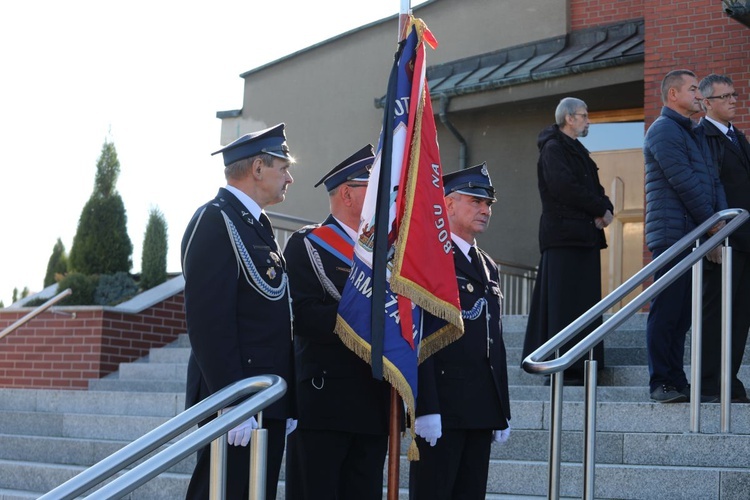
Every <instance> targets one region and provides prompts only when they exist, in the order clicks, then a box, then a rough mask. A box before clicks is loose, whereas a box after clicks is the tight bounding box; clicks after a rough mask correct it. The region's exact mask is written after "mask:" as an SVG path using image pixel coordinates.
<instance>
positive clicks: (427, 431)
mask: <svg viewBox="0 0 750 500" xmlns="http://www.w3.org/2000/svg"><path fill="white" fill-rule="evenodd" d="M442 428H443V424H442V422H441V420H440V414H439V413H433V414H431V415H422V416H421V417H417V419H416V420H415V421H414V432H415V433H416V434H417V436H419V437H421V438H423V439H424V440H425V441H427V442H428V443H430V446H435V443H437V440H438V439H439V438H440V436H442V435H443V431H442Z"/></svg>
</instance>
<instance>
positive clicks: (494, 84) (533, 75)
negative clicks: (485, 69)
mask: <svg viewBox="0 0 750 500" xmlns="http://www.w3.org/2000/svg"><path fill="white" fill-rule="evenodd" d="M643 22H644V20H643V18H635V19H630V20H628V21H619V22H616V23H612V24H607V25H601V26H595V27H591V28H584V29H581V30H575V31H571V32H569V33H566V34H564V35H559V36H556V37H552V38H546V39H543V40H537V41H534V42H529V43H525V44H520V45H513V46H511V47H505V48H503V49H498V50H495V51H492V52H487V53H484V54H475V55H472V56H468V57H465V58H462V59H456V60H453V61H448V62H445V63H441V64H436V65H434V66H429V67H428V68H427V78H428V80H429V78H430V73H431V72H433V71H434V70H435V69H436V68H441V67H445V66H454V65H457V64H460V63H462V62H464V61H471V60H473V59H477V58H479V57H486V56H488V55H492V54H498V53H501V52H508V51H511V50H518V49H522V48H524V47H532V46H538V45H540V44H546V43H549V42H554V41H557V40H565V41H566V44H565V45H567V44H568V43H567V42H568V41H569V39H570V37H571V36H573V35H579V34H585V33H588V32H598V31H602V30H609V29H613V28H617V27H618V26H628V25H633V26H638V25H642V24H643ZM643 60H644V54H643V53H640V54H633V55H625V56H619V57H614V58H610V59H605V60H602V61H592V62H587V63H582V64H571V65H569V66H565V67H562V68H555V69H551V70H547V71H539V72H534V71H533V70H532V71H531V72H530V73H529V74H524V75H519V76H517V77H511V78H503V79H499V80H489V81H487V82H484V83H479V84H475V85H465V86H456V87H452V88H450V89H446V90H441V91H432V92H431V95H430V97H431V98H432V99H439V98H443V97H454V96H459V95H467V94H472V93H476V92H483V91H487V90H497V89H500V88H506V87H511V86H513V85H521V84H524V83H531V82H538V81H544V80H549V79H551V78H560V77H564V76H569V75H574V74H580V73H586V72H590V71H596V70H600V69H606V68H613V67H618V66H624V65H627V64H637V63H639V62H643ZM374 101H375V107H376V108H382V107H383V106H384V105H385V96H382V97H380V98H375V100H374Z"/></svg>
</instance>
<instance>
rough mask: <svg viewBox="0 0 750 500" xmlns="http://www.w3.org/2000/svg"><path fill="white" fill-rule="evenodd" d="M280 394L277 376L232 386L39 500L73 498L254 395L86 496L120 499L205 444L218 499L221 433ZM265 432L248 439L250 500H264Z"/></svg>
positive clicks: (223, 447) (222, 479)
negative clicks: (240, 399) (207, 445)
mask: <svg viewBox="0 0 750 500" xmlns="http://www.w3.org/2000/svg"><path fill="white" fill-rule="evenodd" d="M285 392H286V382H285V381H284V379H282V378H281V377H279V376H278V375H260V376H257V377H250V378H246V379H244V380H240V381H238V382H235V383H234V384H231V385H229V386H227V387H225V388H224V389H222V390H220V391H219V392H217V393H215V394H213V395H211V396H210V397H208V398H206V399H204V400H203V401H201V402H200V403H198V404H196V405H194V406H192V407H190V408H188V409H187V410H185V411H184V412H182V413H180V414H179V415H177V416H175V417H173V418H172V419H170V420H169V421H167V422H165V423H164V424H162V425H160V426H159V427H157V428H156V429H154V430H152V431H150V432H148V433H147V434H145V435H144V436H142V437H140V438H138V439H136V440H135V441H133V442H132V443H130V444H129V445H127V446H125V447H124V448H122V449H121V450H119V451H117V452H115V453H113V454H112V455H110V456H109V457H107V458H105V459H104V460H102V461H100V462H99V463H96V464H94V465H93V466H91V467H89V468H88V469H86V470H85V471H83V472H81V473H80V474H78V475H77V476H75V477H74V478H72V479H70V480H68V481H67V482H65V483H63V484H61V485H60V486H58V487H57V488H55V489H53V490H52V491H50V492H49V493H47V494H45V495H43V496H41V497H40V500H72V499H74V498H76V497H78V496H79V495H81V494H83V493H85V492H86V491H88V490H90V489H91V488H93V487H95V486H97V485H99V484H101V483H102V482H104V481H106V480H108V479H109V478H111V477H112V476H114V475H115V474H117V473H118V472H120V471H122V470H123V469H125V468H126V467H127V466H129V465H130V464H132V463H133V462H135V461H137V460H139V459H141V458H143V457H144V456H146V455H148V454H149V453H151V452H153V451H154V450H156V449H157V448H159V447H161V446H162V445H165V444H166V443H168V442H169V441H170V440H172V439H174V438H176V437H177V436H179V435H180V434H183V433H184V432H186V431H188V430H189V429H190V428H192V427H193V426H195V425H196V424H197V423H198V422H201V421H203V420H205V419H207V418H208V417H210V416H212V415H216V414H217V413H218V412H219V410H222V409H223V408H225V407H227V406H229V405H231V404H232V402H234V401H236V400H237V399H239V398H242V397H244V396H247V395H249V394H254V393H258V394H255V395H253V396H251V397H250V398H248V399H247V400H245V401H243V402H242V403H240V404H239V405H237V406H235V407H234V408H233V409H232V410H231V411H228V412H225V413H223V414H222V415H220V416H218V417H217V418H215V419H213V420H211V421H210V422H209V423H207V424H206V425H203V426H202V427H200V428H198V429H197V430H195V431H193V432H191V433H190V434H188V435H186V436H184V437H183V438H181V439H180V440H178V441H176V442H174V443H172V444H170V445H169V446H168V447H167V448H165V449H164V450H162V451H160V452H158V453H157V454H155V455H154V456H152V457H150V458H149V459H147V460H146V461H144V462H142V463H141V464H139V465H138V466H136V467H134V468H133V469H131V470H129V471H127V472H125V473H124V474H122V475H121V476H119V477H118V478H116V479H114V480H113V481H112V482H110V483H107V484H106V485H104V486H102V487H101V488H99V489H98V490H96V491H94V492H92V493H91V494H90V495H89V496H88V497H87V498H92V499H110V498H120V497H122V496H123V495H126V494H128V493H130V492H131V491H133V490H135V489H136V488H138V487H139V486H141V485H143V484H145V483H147V482H148V481H149V480H151V479H152V478H154V477H156V476H157V475H159V474H161V473H162V472H164V471H165V470H167V469H168V468H169V467H171V466H173V465H174V464H176V463H177V462H179V461H181V460H183V459H184V458H185V457H187V456H188V455H190V454H191V453H193V452H195V451H197V450H198V449H199V448H201V447H203V446H205V445H206V444H208V443H209V442H210V443H211V498H212V500H214V499H216V498H221V499H223V498H224V491H225V488H224V484H225V475H226V467H225V462H226V438H225V437H224V435H225V434H226V433H227V431H229V430H230V429H232V428H234V427H235V426H237V425H239V424H240V423H242V422H243V421H245V420H247V419H248V418H249V417H250V416H251V415H255V414H257V413H258V412H259V411H261V410H262V409H263V408H265V407H267V406H268V405H270V404H271V403H273V402H274V401H276V400H278V399H279V398H281V397H282V396H283V395H284V393H285ZM262 421H263V419H262V416H261V417H259V418H258V423H259V425H261V427H262ZM267 432H268V431H267V430H266V429H262V428H261V429H255V430H254V431H253V434H252V437H251V439H250V445H251V449H250V456H251V463H250V477H251V489H250V498H251V500H253V499H258V500H260V499H262V498H265V458H266V452H265V443H266V439H267ZM254 478H255V479H254Z"/></svg>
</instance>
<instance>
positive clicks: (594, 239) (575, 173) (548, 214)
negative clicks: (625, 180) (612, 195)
mask: <svg viewBox="0 0 750 500" xmlns="http://www.w3.org/2000/svg"><path fill="white" fill-rule="evenodd" d="M537 146H538V147H539V160H538V162H537V176H538V182H539V195H540V197H541V199H542V216H541V220H540V221H539V250H540V251H541V252H544V251H545V250H546V249H547V248H550V247H569V246H576V247H596V248H606V246H607V243H606V240H605V238H604V231H603V230H601V229H597V228H596V225H595V224H594V219H595V218H596V217H602V216H603V215H604V214H605V213H606V212H607V210H609V211H613V206H612V202H610V201H609V198H607V196H606V195H605V194H604V188H603V187H602V186H601V184H600V182H599V174H598V170H599V169H598V167H597V166H596V163H594V160H592V159H591V157H590V156H589V152H588V150H587V149H586V148H585V147H584V146H583V144H581V143H580V142H579V141H577V140H573V139H572V138H570V137H568V136H567V135H565V134H564V133H563V132H561V131H560V127H558V126H557V125H551V126H549V127H547V128H546V129H544V130H542V132H541V133H540V134H539V138H538V140H537Z"/></svg>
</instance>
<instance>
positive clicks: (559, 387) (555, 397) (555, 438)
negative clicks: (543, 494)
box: [547, 351, 563, 500]
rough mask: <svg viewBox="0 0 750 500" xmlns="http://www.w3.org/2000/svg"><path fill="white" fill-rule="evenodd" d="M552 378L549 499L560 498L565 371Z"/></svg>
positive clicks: (554, 374)
mask: <svg viewBox="0 0 750 500" xmlns="http://www.w3.org/2000/svg"><path fill="white" fill-rule="evenodd" d="M558 357H559V351H558ZM550 378H551V381H550V405H551V406H550V423H549V439H550V441H549V481H548V485H549V488H548V491H547V498H548V499H549V500H559V498H560V457H561V450H562V402H563V372H561V371H560V372H555V373H553V374H552V376H551V377H550Z"/></svg>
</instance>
